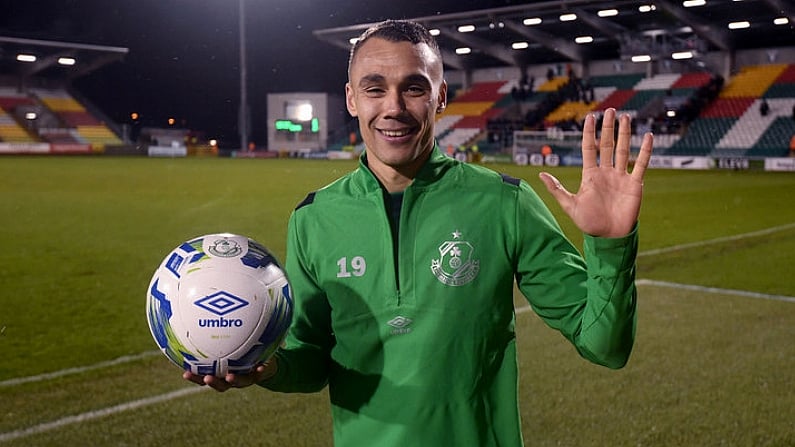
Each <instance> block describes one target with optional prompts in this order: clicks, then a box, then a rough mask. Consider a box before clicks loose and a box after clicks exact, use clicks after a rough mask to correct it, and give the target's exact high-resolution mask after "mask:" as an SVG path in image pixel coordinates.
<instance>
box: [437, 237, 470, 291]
mask: <svg viewBox="0 0 795 447" xmlns="http://www.w3.org/2000/svg"><path fill="white" fill-rule="evenodd" d="M460 239H461V233H460V232H459V231H458V230H456V231H454V232H453V240H452V241H444V242H442V245H440V246H439V259H434V260H432V261H431V271H432V272H433V274H434V276H436V279H438V280H439V281H441V282H442V283H443V284H446V285H448V286H463V285H464V284H467V283H468V282H470V281H472V280H473V279H475V276H477V275H478V271H479V270H480V261H478V260H476V259H472V255H473V253H474V252H475V249H474V248H473V247H472V244H470V243H469V242H467V241H463V240H460Z"/></svg>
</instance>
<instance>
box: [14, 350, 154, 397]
mask: <svg viewBox="0 0 795 447" xmlns="http://www.w3.org/2000/svg"><path fill="white" fill-rule="evenodd" d="M159 354H160V351H146V352H142V353H140V354H135V355H125V356H122V357H119V358H116V359H113V360H108V361H106V362H100V363H95V364H93V365H88V366H79V367H76V368H67V369H61V370H59V371H53V372H50V373H45V374H38V375H35V376H27V377H18V378H16V379H8V380H4V381H2V382H0V388H2V387H6V386H14V385H21V384H23V383H29V382H40V381H42V380H49V379H56V378H58V377H63V376H68V375H71V374H80V373H84V372H87V371H92V370H95V369H102V368H106V367H109V366H114V365H121V364H123V363H128V362H134V361H136V360H141V359H144V358H147V357H152V356H155V355H159Z"/></svg>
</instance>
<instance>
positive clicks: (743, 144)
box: [715, 98, 795, 148]
mask: <svg viewBox="0 0 795 447" xmlns="http://www.w3.org/2000/svg"><path fill="white" fill-rule="evenodd" d="M761 102H762V101H761V99H756V100H754V101H753V103H751V105H750V107H748V108H747V109H746V111H745V113H744V114H743V115H742V116H740V118H739V119H738V120H737V121H736V122H735V123H734V125H733V126H732V128H731V129H729V131H728V132H726V135H724V136H723V138H722V139H721V140H720V141H718V143H717V144H716V145H715V147H716V148H752V147H754V146H756V145H757V144H758V141H759V140H760V139H761V138H762V136H763V135H765V134H766V133H767V131H768V129H769V128H770V127H771V125H772V124H773V123H774V122H775V121H777V120H778V118H780V117H784V118H789V121H792V119H791V117H790V116H789V115H790V114H791V113H792V107H793V106H795V98H789V99H785V98H775V99H769V100H767V102H768V104H769V106H770V111H769V112H768V114H767V115H765V116H762V114H761V113H759V105H760V104H761ZM793 126H795V124H793ZM776 132H777V131H774V134H772V135H771V136H770V137H767V138H766V140H765V143H764V144H763V146H762V147H768V148H769V147H776V146H777V147H779V148H788V147H789V137H790V136H791V134H790V135H788V136H786V138H784V137H785V136H784V135H778V134H777V133H776ZM777 138H778V139H779V140H778V143H776V139H777Z"/></svg>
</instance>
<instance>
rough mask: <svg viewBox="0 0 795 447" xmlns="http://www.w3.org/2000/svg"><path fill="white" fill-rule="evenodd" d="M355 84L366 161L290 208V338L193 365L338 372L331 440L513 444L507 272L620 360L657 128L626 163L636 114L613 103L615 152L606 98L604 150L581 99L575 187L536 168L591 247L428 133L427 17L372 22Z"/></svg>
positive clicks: (441, 102) (241, 380) (308, 387)
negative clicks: (253, 364)
mask: <svg viewBox="0 0 795 447" xmlns="http://www.w3.org/2000/svg"><path fill="white" fill-rule="evenodd" d="M345 92H346V99H347V108H348V110H349V112H350V113H351V115H353V116H355V117H358V119H359V127H360V131H361V135H362V138H363V140H364V143H365V146H366V151H365V154H364V155H363V156H362V157H361V160H360V166H359V168H358V169H357V170H355V171H353V172H351V173H349V174H348V175H346V176H344V177H342V178H341V179H339V180H338V181H336V182H334V183H332V184H331V185H329V186H327V187H325V188H323V189H321V190H319V191H316V192H314V193H311V194H310V195H309V196H308V197H307V198H306V199H305V200H304V201H303V202H302V203H301V204H300V205H299V206H298V207H297V208H296V209H295V211H294V212H293V215H292V217H291V219H290V223H289V235H288V246H287V257H286V263H285V268H286V270H287V274H288V276H289V278H290V283H291V287H292V290H293V295H294V297H295V304H296V308H295V318H294V321H293V325H292V327H291V329H290V333H289V335H288V339H287V343H286V346H285V347H283V348H282V349H280V350H279V351H278V352H277V353H276V354H275V356H274V357H273V358H272V359H271V360H270V361H269V362H268V363H267V364H265V365H260V366H259V367H258V368H257V369H256V370H255V371H253V372H252V374H248V375H229V376H227V377H226V378H215V377H211V376H206V377H199V376H193V375H191V374H189V373H186V374H185V378H186V379H188V380H192V381H194V382H196V383H199V384H207V385H210V386H211V387H213V388H215V389H217V390H219V391H225V390H227V389H228V388H231V387H243V386H248V385H251V384H255V383H257V384H259V385H261V386H263V387H265V388H269V389H271V390H275V391H283V392H314V391H318V390H321V389H323V388H324V387H325V386H328V387H329V395H330V400H331V405H332V415H333V419H334V440H335V445H336V446H338V447H343V446H379V447H385V446H407V445H412V446H442V445H454V446H477V447H484V446H520V445H522V444H523V443H522V435H521V430H520V420H519V413H518V409H517V407H518V402H517V365H516V346H515V333H514V308H513V288H514V282H516V284H517V285H518V287H519V289H520V290H521V291H522V293H523V294H524V296H525V297H526V298H527V300H528V301H529V302H530V304H531V305H532V307H533V309H534V310H535V311H536V313H537V314H538V315H539V316H540V317H541V318H542V319H543V320H544V321H545V322H546V323H547V324H548V325H549V326H551V327H552V328H554V329H557V330H559V331H560V332H561V333H562V334H563V335H564V336H565V337H566V338H567V339H569V340H570V341H571V342H572V343H573V344H574V346H575V347H576V348H577V350H578V352H579V353H580V354H581V355H582V356H583V357H585V358H587V359H589V360H590V361H593V362H596V363H599V364H603V365H606V366H608V367H611V368H620V367H622V366H623V365H624V364H625V363H626V361H627V359H628V356H629V353H630V350H631V347H632V344H633V340H634V332H635V309H636V302H635V287H634V260H635V255H636V251H637V232H636V222H637V218H638V213H639V209H640V201H641V189H642V178H643V172H644V170H645V168H646V166H647V164H648V160H649V157H650V154H651V148H652V139H651V135H647V136H645V138H644V141H643V146H642V148H641V152H640V154H639V156H638V159H637V162H636V164H635V167H634V169H633V171H632V173H631V174H628V173H627V164H628V158H629V140H630V126H629V117H628V116H626V115H624V116H622V117H621V118H620V119H619V132H618V135H619V136H618V141H617V145H616V148H615V153H614V141H613V135H614V132H613V130H614V129H613V123H614V122H615V111H614V110H612V109H610V110H607V111H606V112H605V119H604V123H605V124H604V126H603V129H602V135H603V137H602V139H601V141H600V143H599V150H600V151H601V160H602V162H601V165H600V166H598V165H597V162H596V158H597V157H596V151H597V148H596V141H595V129H594V128H595V123H594V118H593V116H589V117H588V118H586V120H585V130H584V134H583V164H584V166H583V179H582V184H581V185H580V190H579V192H578V193H577V194H572V193H570V192H568V191H567V190H566V189H565V188H564V187H563V186H561V184H560V183H559V182H558V181H557V179H555V178H554V177H552V176H551V175H549V174H542V175H541V178H542V180H543V182H544V184H545V185H546V187H547V188H548V189H549V191H550V192H551V193H552V195H553V196H554V197H555V198H556V199H557V200H558V201H559V202H560V204H561V206H562V207H563V209H564V210H565V211H566V212H567V213H568V215H569V216H571V218H572V219H573V221H574V222H575V223H576V224H577V226H578V227H579V228H580V229H581V230H582V231H583V232H584V233H586V236H585V244H584V253H585V258H584V259H583V257H581V255H580V254H579V253H578V252H577V250H576V249H575V248H574V247H573V246H572V245H571V244H570V243H569V241H568V240H567V239H566V238H565V237H564V235H563V234H562V232H561V230H560V228H559V227H558V225H557V223H556V222H555V221H554V218H553V217H552V215H551V213H550V212H549V210H548V209H547V208H546V207H545V206H544V204H543V202H542V201H541V200H540V199H539V198H538V196H537V195H536V194H535V193H534V192H533V191H532V189H531V188H530V187H529V186H528V185H527V184H526V183H525V182H523V181H519V180H517V179H513V178H510V177H507V176H500V175H499V174H497V173H495V172H493V171H490V170H487V169H485V168H483V167H480V166H476V165H471V164H465V163H460V162H458V161H455V160H452V159H450V158H449V157H447V156H445V155H443V154H442V153H441V151H440V150H439V148H438V147H436V146H435V142H434V132H433V126H434V116H435V114H437V113H440V112H441V111H442V110H443V109H444V107H445V105H446V101H447V85H446V84H445V82H444V79H443V74H442V60H441V56H440V53H439V49H438V47H437V46H436V43H435V42H434V40H433V38H432V37H431V36H430V34H428V32H427V31H426V30H425V29H424V28H422V27H421V26H420V25H417V24H414V23H411V22H405V21H386V22H383V23H381V24H378V25H376V26H374V27H373V28H371V29H370V30H368V31H366V32H365V33H364V34H363V35H362V36H361V37H360V39H359V40H358V41H357V43H356V44H354V47H353V49H352V50H351V57H350V61H349V82H348V84H347V85H346V87H345ZM614 156H615V161H613V158H614Z"/></svg>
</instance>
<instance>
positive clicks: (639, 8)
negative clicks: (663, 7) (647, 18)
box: [638, 5, 657, 12]
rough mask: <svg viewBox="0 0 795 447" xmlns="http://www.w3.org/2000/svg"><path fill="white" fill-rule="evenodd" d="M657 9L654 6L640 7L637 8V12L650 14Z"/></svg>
mask: <svg viewBox="0 0 795 447" xmlns="http://www.w3.org/2000/svg"><path fill="white" fill-rule="evenodd" d="M656 10H657V7H656V6H654V5H640V6H638V11H640V12H652V11H656Z"/></svg>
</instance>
